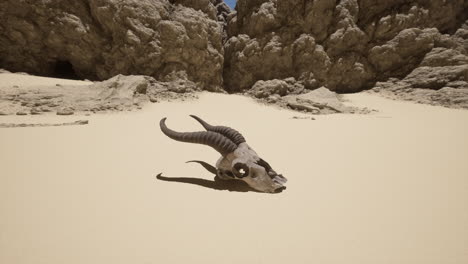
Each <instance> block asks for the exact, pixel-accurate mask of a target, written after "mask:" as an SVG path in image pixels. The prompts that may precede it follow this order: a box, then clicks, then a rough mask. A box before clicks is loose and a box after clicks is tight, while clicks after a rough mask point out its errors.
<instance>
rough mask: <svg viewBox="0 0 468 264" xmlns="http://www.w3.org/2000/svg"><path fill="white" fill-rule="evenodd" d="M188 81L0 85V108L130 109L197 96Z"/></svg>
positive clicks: (40, 110)
mask: <svg viewBox="0 0 468 264" xmlns="http://www.w3.org/2000/svg"><path fill="white" fill-rule="evenodd" d="M187 82H188V81H183V80H181V79H177V80H176V81H174V82H159V81H156V80H155V79H154V78H153V77H150V76H142V75H131V76H124V75H117V76H115V77H113V78H111V79H109V80H106V81H103V82H97V83H94V84H91V85H89V86H86V85H81V86H70V85H58V86H57V85H56V86H38V87H21V86H17V87H0V111H1V112H2V113H3V114H4V115H11V114H17V115H28V114H35V115H37V114H46V113H56V114H57V115H73V114H75V113H91V112H93V113H97V112H108V111H131V110H134V109H139V108H141V107H142V106H143V105H144V104H145V103H147V102H149V101H151V102H158V101H164V100H173V99H182V100H185V99H189V98H196V96H195V95H194V93H191V92H190V91H194V90H190V88H188V87H190V86H189V85H187ZM192 86H193V87H195V85H192ZM181 87H183V88H181ZM182 89H183V90H182ZM182 91H183V92H182Z"/></svg>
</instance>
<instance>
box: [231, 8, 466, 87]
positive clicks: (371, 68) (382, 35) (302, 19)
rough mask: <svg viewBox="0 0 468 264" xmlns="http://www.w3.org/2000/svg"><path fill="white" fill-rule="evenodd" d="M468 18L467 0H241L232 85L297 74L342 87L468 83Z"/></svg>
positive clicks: (235, 18)
mask: <svg viewBox="0 0 468 264" xmlns="http://www.w3.org/2000/svg"><path fill="white" fill-rule="evenodd" d="M467 18H468V1H466V0H465V1H463V0H454V1H444V0H436V1H420V0H398V1H375V0H373V1H371V0H341V1H336V0H314V1H309V0H290V1H283V0H255V1H252V0H239V1H238V2H237V7H236V13H233V14H232V15H230V17H229V21H228V28H227V33H228V37H229V38H228V41H227V42H226V43H225V66H224V67H225V68H224V83H225V87H226V89H228V90H229V91H230V92H237V91H243V90H248V89H250V88H251V87H252V86H253V87H255V86H256V83H257V81H260V80H263V81H264V80H272V79H285V78H290V77H294V78H295V79H296V80H297V81H299V82H301V83H302V84H303V85H304V86H305V88H306V89H315V88H317V87H320V86H326V87H328V88H329V89H331V90H333V91H338V92H356V91H361V90H364V89H366V88H370V87H372V86H373V85H374V84H375V83H376V81H385V80H388V79H389V78H399V79H404V78H406V79H408V81H409V80H413V81H410V82H411V83H412V85H413V86H415V87H418V88H429V89H438V88H442V87H443V86H444V85H445V84H448V83H451V82H457V85H458V87H462V86H463V87H465V88H468V87H467V86H466V83H465V84H462V83H461V82H462V81H463V82H466V80H467V76H466V74H465V72H466V71H467V67H468V65H467V61H466V56H467V54H468V49H467V41H468V38H467V37H468V34H467V29H466V27H467V25H466V24H465V25H464V26H462V24H463V23H464V22H465V21H466V19H467ZM439 67H443V68H444V69H442V68H439ZM447 67H448V68H450V69H448V68H447ZM418 76H420V77H421V78H419V77H418ZM439 76H442V77H443V80H438V78H439ZM415 78H416V79H419V80H423V79H424V80H425V83H421V82H416V79H415ZM428 78H429V79H428ZM449 87H450V86H449Z"/></svg>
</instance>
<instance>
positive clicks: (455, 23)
mask: <svg viewBox="0 0 468 264" xmlns="http://www.w3.org/2000/svg"><path fill="white" fill-rule="evenodd" d="M467 19H468V0H451V1H446V0H434V1H423V0H394V1H385V0H372V1H371V0H239V1H238V3H237V7H236V10H235V11H233V12H230V10H229V8H228V7H227V6H226V5H225V4H224V3H223V1H222V0H140V1H137V0H73V1H72V0H41V1H36V0H34V1H33V0H21V1H18V0H3V1H2V2H0V68H1V67H3V68H6V69H8V70H12V71H27V72H30V73H37V74H42V75H54V74H56V75H57V74H62V72H61V71H63V69H64V68H65V69H67V67H68V69H69V71H70V72H72V73H74V74H76V75H77V76H78V77H80V78H88V79H99V80H103V79H107V78H110V77H112V76H115V75H117V74H142V75H149V76H153V77H154V78H156V79H157V80H158V81H162V82H174V81H178V80H182V82H190V83H194V84H196V86H197V87H199V88H201V89H206V90H211V91H219V90H221V89H224V90H226V91H228V92H242V91H246V90H249V89H251V88H252V87H260V86H261V87H264V86H265V85H264V84H265V83H263V82H262V81H267V80H273V81H275V83H278V81H283V82H284V83H290V84H291V85H292V86H291V87H293V88H294V89H293V90H294V91H304V92H307V91H306V90H313V89H316V88H318V87H321V86H326V87H328V88H329V89H330V90H332V91H337V92H356V91H362V90H365V89H369V88H372V87H374V86H377V87H379V89H390V88H393V90H395V89H394V88H395V87H399V89H400V91H401V90H404V89H427V90H432V91H438V90H444V91H449V92H448V93H447V94H457V96H458V95H460V94H462V95H463V94H464V95H463V96H465V95H466V96H467V98H468V92H467V91H468V84H467V80H468V22H467ZM259 81H260V82H262V83H258V84H257V82H259ZM279 83H282V82H279ZM256 84H257V85H256ZM262 89H263V88H262ZM397 90H398V89H397ZM452 90H453V91H455V90H456V92H453V91H452ZM467 101H468V99H467Z"/></svg>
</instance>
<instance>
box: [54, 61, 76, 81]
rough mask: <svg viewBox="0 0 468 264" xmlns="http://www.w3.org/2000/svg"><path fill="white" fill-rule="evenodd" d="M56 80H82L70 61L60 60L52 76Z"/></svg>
mask: <svg viewBox="0 0 468 264" xmlns="http://www.w3.org/2000/svg"><path fill="white" fill-rule="evenodd" d="M51 77H54V78H60V79H72V80H81V79H82V78H80V77H79V76H78V74H76V72H75V69H73V65H72V64H71V63H70V62H69V61H66V60H65V61H63V60H59V61H57V62H56V63H55V66H54V70H53V73H52V76H51Z"/></svg>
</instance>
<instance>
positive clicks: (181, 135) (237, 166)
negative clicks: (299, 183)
mask: <svg viewBox="0 0 468 264" xmlns="http://www.w3.org/2000/svg"><path fill="white" fill-rule="evenodd" d="M191 117H193V118H194V119H196V120H197V121H198V122H199V123H200V124H201V125H202V126H203V127H204V128H205V129H206V130H207V131H201V132H176V131H173V130H171V129H169V128H168V127H167V126H166V123H165V121H166V118H163V119H161V121H160V122H159V126H160V127H161V131H162V132H163V133H164V134H165V135H166V136H168V137H170V138H172V139H174V140H177V141H182V142H189V143H197V144H204V145H208V146H211V147H213V148H214V149H215V150H217V151H218V152H219V153H221V155H222V156H221V158H220V159H219V160H218V162H217V163H216V170H217V175H218V177H219V178H220V179H223V180H241V181H244V182H246V183H247V184H248V185H249V186H250V187H252V188H253V189H255V190H257V191H261V192H269V193H274V192H279V191H282V190H284V189H285V188H286V187H285V186H283V185H284V184H285V183H286V181H287V179H286V178H285V177H283V175H281V174H278V173H276V172H275V171H274V170H273V169H272V168H271V166H270V165H269V164H268V163H267V162H266V161H264V160H263V159H261V158H260V157H259V156H258V155H257V153H256V152H255V151H254V150H253V149H252V148H250V146H249V145H247V143H246V142H245V138H244V137H243V136H242V135H241V134H240V133H239V132H238V131H236V130H234V129H232V128H229V127H225V126H212V125H210V124H208V123H206V122H205V121H203V120H202V119H201V118H199V117H197V116H194V115H191Z"/></svg>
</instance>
